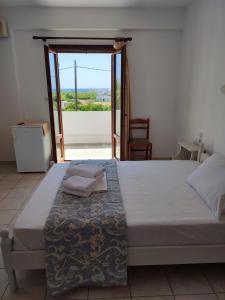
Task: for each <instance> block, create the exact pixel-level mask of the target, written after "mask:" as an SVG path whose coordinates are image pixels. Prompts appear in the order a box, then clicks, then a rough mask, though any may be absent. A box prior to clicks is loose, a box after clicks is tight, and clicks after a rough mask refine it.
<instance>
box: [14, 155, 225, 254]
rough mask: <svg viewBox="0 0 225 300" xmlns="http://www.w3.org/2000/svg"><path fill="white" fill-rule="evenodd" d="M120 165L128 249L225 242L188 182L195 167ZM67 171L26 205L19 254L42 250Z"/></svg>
mask: <svg viewBox="0 0 225 300" xmlns="http://www.w3.org/2000/svg"><path fill="white" fill-rule="evenodd" d="M117 165H118V176H119V181H120V188H121V195H122V199H123V203H124V208H125V212H126V218H127V225H128V245H129V246H130V247H141V246H160V245H162V246H163V245H167V246H169V245H171V246H172V245H210V244H224V243H225V222H224V221H217V220H216V219H215V218H214V216H213V214H212V213H211V211H210V209H209V208H208V207H207V206H206V205H205V203H204V202H203V200H202V199H201V198H200V197H199V196H198V194H197V193H196V192H195V191H194V190H192V189H191V187H189V186H188V185H187V184H186V183H185V179H186V178H187V176H188V175H189V174H190V173H191V172H192V171H193V170H194V169H195V168H196V167H197V166H198V163H197V162H193V161H138V162H135V161H133V162H118V164H117ZM67 167H68V164H56V165H54V166H53V167H52V168H51V170H50V171H49V172H48V174H47V175H46V177H45V178H44V180H43V181H42V182H41V184H40V186H39V187H38V188H37V190H36V192H35V193H34V194H33V196H32V197H31V199H30V201H29V202H28V203H27V205H26V206H25V208H24V210H23V211H22V213H21V215H20V216H19V218H18V220H17V221H16V224H15V227H14V237H15V249H16V250H25V249H26V250H27V249H29V250H35V249H44V234H43V228H44V224H45V222H46V219H47V216H48V213H49V210H50V208H51V204H52V202H53V201H54V197H55V195H56V192H57V189H58V187H59V185H60V183H61V180H62V177H63V176H64V174H65V171H66V168H67Z"/></svg>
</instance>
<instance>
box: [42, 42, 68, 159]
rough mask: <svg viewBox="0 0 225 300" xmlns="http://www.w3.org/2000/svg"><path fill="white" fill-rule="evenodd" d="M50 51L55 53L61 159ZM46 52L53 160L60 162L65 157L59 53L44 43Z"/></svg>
mask: <svg viewBox="0 0 225 300" xmlns="http://www.w3.org/2000/svg"><path fill="white" fill-rule="evenodd" d="M50 53H52V54H53V55H54V66H55V80H56V82H55V83H56V97H57V98H56V99H57V112H58V126H59V134H58V139H59V143H60V158H59V159H58V157H57V141H56V132H55V118H54V104H53V103H54V99H53V93H52V82H51V68H50V60H49V54H50ZM44 54H45V66H46V79H47V88H48V105H49V116H50V124H51V139H52V160H53V161H54V162H58V161H64V158H65V151H64V136H63V124H62V108H61V94H60V80H59V67H58V55H57V52H56V51H55V50H54V49H52V48H51V47H49V46H46V45H44Z"/></svg>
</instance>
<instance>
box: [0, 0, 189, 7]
mask: <svg viewBox="0 0 225 300" xmlns="http://www.w3.org/2000/svg"><path fill="white" fill-rule="evenodd" d="M190 2H191V0H0V6H51V7H185V6H187V5H188V4H189V3H190Z"/></svg>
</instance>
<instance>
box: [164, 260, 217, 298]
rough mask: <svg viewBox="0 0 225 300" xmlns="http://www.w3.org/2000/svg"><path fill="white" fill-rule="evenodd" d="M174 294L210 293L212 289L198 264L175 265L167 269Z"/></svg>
mask: <svg viewBox="0 0 225 300" xmlns="http://www.w3.org/2000/svg"><path fill="white" fill-rule="evenodd" d="M167 275H168V278H169V281H170V285H171V287H172V290H173V293H174V295H189V294H208V293H212V292H213V291H212V289H211V287H210V285H209V283H208V280H207V279H206V278H205V276H204V275H203V274H202V272H201V270H200V267H198V266H190V265H189V266H188V265H187V266H174V267H170V268H168V270H167Z"/></svg>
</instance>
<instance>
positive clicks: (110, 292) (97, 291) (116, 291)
mask: <svg viewBox="0 0 225 300" xmlns="http://www.w3.org/2000/svg"><path fill="white" fill-rule="evenodd" d="M129 297H130V289H129V286H128V285H127V286H115V287H105V288H103V287H102V288H101V287H90V289H89V296H88V298H89V299H96V298H103V299H106V298H129Z"/></svg>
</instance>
